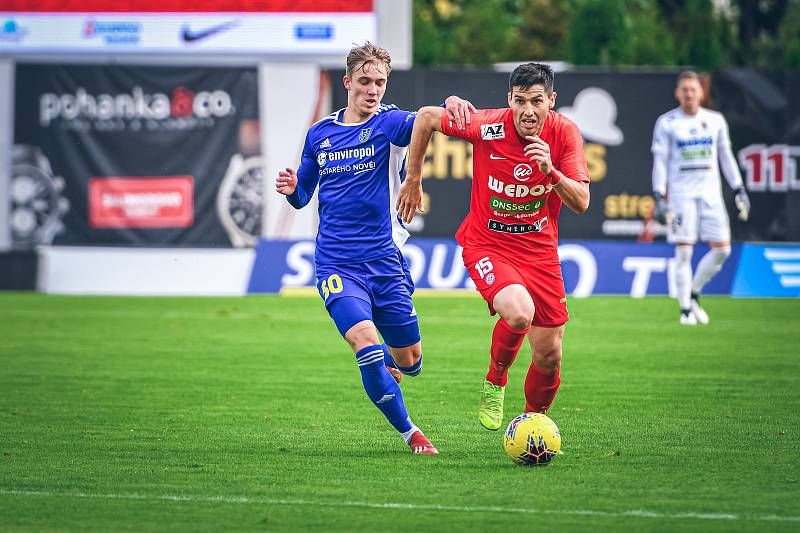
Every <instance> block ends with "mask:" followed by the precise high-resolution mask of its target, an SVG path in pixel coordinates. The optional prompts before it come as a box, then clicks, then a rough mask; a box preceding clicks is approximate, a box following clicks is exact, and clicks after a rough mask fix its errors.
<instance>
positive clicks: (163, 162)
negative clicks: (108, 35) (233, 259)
mask: <svg viewBox="0 0 800 533" xmlns="http://www.w3.org/2000/svg"><path fill="white" fill-rule="evenodd" d="M257 104H258V95H257V77H256V70H255V69H252V68H196V67H139V66H106V65H91V66H90V65H85V66H84V65H19V66H18V67H17V70H16V95H15V131H14V135H15V139H14V157H13V165H14V172H13V177H12V190H13V191H14V194H12V215H11V226H12V233H13V240H14V245H15V247H16V248H26V247H31V246H35V245H36V244H49V243H54V244H64V245H142V246H204V247H205V246H211V247H215V246H223V247H227V246H231V244H234V245H245V244H248V243H244V242H242V241H243V239H242V238H241V235H239V234H241V233H242V231H241V229H242V227H244V228H246V229H247V230H248V231H250V232H251V233H253V234H255V235H258V234H259V233H260V226H259V224H260V215H261V213H260V209H261V203H260V197H261V170H260V168H261V166H260V165H257V171H253V172H250V174H249V175H247V173H246V172H245V173H243V172H242V169H243V167H246V166H247V165H246V162H247V161H248V159H246V158H247V157H249V158H250V160H252V159H253V158H256V159H260V158H258V153H259V140H258V122H257V120H258V106H257ZM256 181H257V182H258V183H255V182H256ZM242 184H244V185H250V186H252V185H257V187H252V190H254V191H256V195H257V198H256V200H257V201H255V202H252V203H254V204H255V203H257V204H258V206H257V209H254V208H252V206H250V207H251V209H250V211H252V213H247V215H248V216H244V215H243V214H242V212H241V209H239V210H238V211H237V209H236V205H235V204H236V203H237V194H236V193H235V192H234V191H235V190H236V188H237V187H239V188H241V186H242ZM239 226H241V227H239ZM237 230H238V231H237Z"/></svg>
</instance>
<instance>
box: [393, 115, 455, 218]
mask: <svg viewBox="0 0 800 533" xmlns="http://www.w3.org/2000/svg"><path fill="white" fill-rule="evenodd" d="M444 112H445V110H444V109H442V108H441V107H423V108H422V109H420V110H419V112H417V116H416V117H415V118H414V129H413V130H412V131H411V144H410V145H409V148H408V161H407V164H406V179H405V181H403V185H401V186H400V194H399V195H398V199H397V213H398V214H399V215H400V218H401V219H402V220H403V222H405V223H406V224H408V223H409V222H411V220H412V219H413V218H414V213H416V211H417V209H419V210H420V212H423V209H422V164H423V163H424V161H425V151H426V150H427V149H428V143H429V142H430V140H431V136H432V135H433V132H434V130H435V131H441V123H442V114H443V113H444Z"/></svg>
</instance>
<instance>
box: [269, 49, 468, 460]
mask: <svg viewBox="0 0 800 533" xmlns="http://www.w3.org/2000/svg"><path fill="white" fill-rule="evenodd" d="M390 70H391V58H390V56H389V53H388V52H387V51H386V50H385V49H383V48H379V47H377V46H375V45H373V44H372V43H369V42H367V43H365V44H364V45H363V46H357V47H355V48H353V49H352V50H350V53H349V54H348V56H347V73H346V74H345V76H344V78H343V82H344V86H345V88H346V89H347V94H348V96H347V107H346V108H344V109H340V110H339V111H336V112H335V113H332V114H330V115H329V116H327V117H325V118H323V119H322V120H320V121H318V122H317V123H315V124H314V125H313V126H311V128H310V129H309V131H308V134H307V135H306V141H305V146H304V147H303V154H302V159H301V162H300V168H299V169H298V170H297V172H296V173H295V171H294V170H292V169H291V168H287V169H286V170H283V171H281V172H280V173H279V175H278V178H277V181H276V189H277V191H278V192H279V193H281V194H284V195H286V198H287V200H288V201H289V203H290V204H291V205H292V206H293V207H295V208H296V209H300V208H302V207H303V206H305V205H306V204H307V203H308V202H309V200H310V199H311V197H312V195H313V194H314V190H315V189H316V188H317V185H319V220H320V221H319V230H318V233H317V241H316V254H315V258H314V259H315V264H316V270H317V288H318V290H319V293H320V296H322V298H323V300H324V301H325V307H326V309H327V310H328V313H330V315H331V318H333V321H334V323H335V324H336V327H337V329H338V330H339V333H341V335H342V336H343V337H344V338H345V340H346V341H347V342H348V343H349V344H350V347H351V348H352V349H353V351H354V352H355V355H356V362H357V363H358V368H359V370H360V371H361V381H362V383H363V384H364V389H365V390H366V392H367V396H369V398H370V400H372V402H373V403H374V404H375V405H376V406H377V407H378V409H380V411H381V412H382V413H383V415H384V416H385V417H386V418H387V419H388V420H389V422H390V423H391V424H392V426H394V427H395V429H397V431H398V432H400V434H401V435H402V436H403V439H404V440H405V442H406V444H408V445H409V446H410V447H411V451H412V453H415V454H436V453H439V452H438V451H437V450H436V448H435V447H434V446H433V444H431V443H430V441H429V440H428V439H427V438H426V437H425V435H423V433H422V431H420V429H419V428H418V427H417V426H416V425H414V423H413V422H412V421H411V419H410V418H409V416H408V412H407V411H406V406H405V403H404V402H403V394H402V392H401V391H400V387H399V385H398V383H399V381H400V378H402V375H403V374H405V375H409V376H416V375H417V374H419V372H420V370H422V343H421V339H420V333H419V324H418V322H417V312H416V310H415V309H414V304H413V302H412V300H411V294H412V293H413V292H414V283H413V281H412V279H411V275H410V273H409V270H408V265H407V264H406V261H405V259H404V258H403V254H402V253H401V252H400V247H401V246H402V245H403V243H404V242H405V241H406V239H407V238H408V231H406V229H405V227H404V226H403V224H402V222H401V221H400V219H399V218H398V215H397V209H396V203H397V193H398V191H399V189H400V183H401V179H402V177H401V176H402V175H403V174H404V165H405V153H406V147H407V146H408V143H409V142H410V140H411V130H412V127H413V125H414V117H415V113H413V112H408V111H401V110H399V109H397V107H395V106H394V105H383V104H381V99H382V98H383V94H384V92H385V90H386V83H387V80H388V76H389V72H390ZM446 103H447V106H446V109H447V112H448V114H449V116H451V117H452V119H453V121H454V122H455V123H456V124H457V125H461V124H463V123H465V122H466V121H468V120H469V112H468V111H469V110H470V109H471V110H472V111H474V107H472V104H470V103H469V102H466V101H465V100H461V99H460V98H457V97H454V96H453V97H450V98H448V99H447V101H446ZM378 332H380V335H381V336H382V337H383V340H384V341H385V342H381V341H380V340H379V337H378Z"/></svg>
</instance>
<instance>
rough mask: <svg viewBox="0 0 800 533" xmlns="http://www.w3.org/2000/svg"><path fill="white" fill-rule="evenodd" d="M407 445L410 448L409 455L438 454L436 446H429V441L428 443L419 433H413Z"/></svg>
mask: <svg viewBox="0 0 800 533" xmlns="http://www.w3.org/2000/svg"><path fill="white" fill-rule="evenodd" d="M408 445H409V446H410V447H411V453H413V454H417V455H436V454H438V453H439V450H437V449H436V446H434V445H433V444H431V441H429V440H428V439H427V438H426V437H425V435H423V434H422V432H421V431H415V432H414V434H413V435H411V441H410V442H409V443H408Z"/></svg>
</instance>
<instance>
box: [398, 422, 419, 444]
mask: <svg viewBox="0 0 800 533" xmlns="http://www.w3.org/2000/svg"><path fill="white" fill-rule="evenodd" d="M417 431H419V428H418V427H417V426H415V425H414V423H413V422H412V423H411V429H409V430H408V431H406V432H405V433H401V435H402V436H403V440H404V441H406V444H408V443H409V442H411V435H413V434H414V433H416V432H417Z"/></svg>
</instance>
